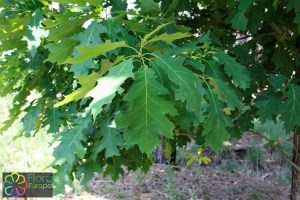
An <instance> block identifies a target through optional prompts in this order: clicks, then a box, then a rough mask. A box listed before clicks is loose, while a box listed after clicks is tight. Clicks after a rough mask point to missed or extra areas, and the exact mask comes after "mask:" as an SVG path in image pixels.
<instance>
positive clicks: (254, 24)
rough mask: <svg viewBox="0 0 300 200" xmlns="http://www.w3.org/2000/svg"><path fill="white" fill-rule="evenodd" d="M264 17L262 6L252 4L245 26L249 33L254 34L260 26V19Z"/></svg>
mask: <svg viewBox="0 0 300 200" xmlns="http://www.w3.org/2000/svg"><path fill="white" fill-rule="evenodd" d="M263 18H264V7H263V6H258V5H257V6H254V7H253V8H252V10H251V12H250V13H249V22H248V24H247V27H248V29H249V32H250V33H251V34H256V33H257V31H258V29H259V28H260V27H261V26H262V19H263Z"/></svg>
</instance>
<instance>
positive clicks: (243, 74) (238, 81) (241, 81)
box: [215, 51, 250, 89]
mask: <svg viewBox="0 0 300 200" xmlns="http://www.w3.org/2000/svg"><path fill="white" fill-rule="evenodd" d="M215 56H216V57H217V58H218V61H219V63H220V64H222V65H224V70H225V72H226V74H228V76H229V77H232V81H233V83H234V84H235V85H236V86H238V87H239V88H241V89H246V88H249V87H250V76H249V71H248V70H247V68H246V67H245V66H243V65H241V64H240V63H238V62H236V61H235V59H234V58H232V57H231V56H229V55H228V54H226V53H225V52H224V51H219V52H217V53H216V54H215Z"/></svg>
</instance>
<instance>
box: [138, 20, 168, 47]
mask: <svg viewBox="0 0 300 200" xmlns="http://www.w3.org/2000/svg"><path fill="white" fill-rule="evenodd" d="M169 24H170V23H167V24H162V25H159V26H158V27H156V28H155V29H154V30H153V31H151V32H150V33H148V34H146V35H145V36H144V38H143V39H142V41H141V46H142V47H143V46H144V45H145V43H146V42H147V41H148V40H149V38H150V37H151V36H152V35H154V34H155V33H156V32H157V31H159V30H160V29H162V28H163V27H165V26H167V25H169Z"/></svg>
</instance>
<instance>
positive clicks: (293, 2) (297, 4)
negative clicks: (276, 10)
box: [287, 0, 300, 31]
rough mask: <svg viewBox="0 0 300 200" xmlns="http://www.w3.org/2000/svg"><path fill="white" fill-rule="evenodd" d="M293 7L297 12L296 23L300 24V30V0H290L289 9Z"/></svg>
mask: <svg viewBox="0 0 300 200" xmlns="http://www.w3.org/2000/svg"><path fill="white" fill-rule="evenodd" d="M292 9H295V14H296V16H295V19H294V23H297V24H298V30H299V31H300V1H298V0H290V1H289V3H288V5H287V10H288V11H290V10H292Z"/></svg>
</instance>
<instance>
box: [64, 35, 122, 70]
mask: <svg viewBox="0 0 300 200" xmlns="http://www.w3.org/2000/svg"><path fill="white" fill-rule="evenodd" d="M118 47H127V45H126V43H125V42H124V41H122V42H111V41H110V40H106V41H105V43H103V44H100V45H96V46H93V47H89V46H81V47H78V48H77V49H78V51H79V53H80V54H79V56H76V57H74V58H68V59H67V60H65V62H64V63H70V64H77V63H82V62H85V61H87V60H89V59H91V58H94V57H97V56H99V55H101V54H104V53H106V52H108V51H111V50H114V49H116V48H118Z"/></svg>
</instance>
